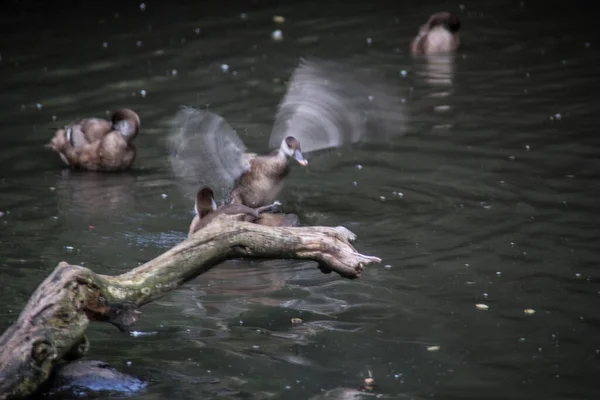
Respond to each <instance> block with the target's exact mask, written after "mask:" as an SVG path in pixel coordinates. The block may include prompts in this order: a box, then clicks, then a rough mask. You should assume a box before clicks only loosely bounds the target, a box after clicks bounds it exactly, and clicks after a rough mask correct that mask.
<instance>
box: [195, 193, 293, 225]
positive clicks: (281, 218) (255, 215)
mask: <svg viewBox="0 0 600 400" xmlns="http://www.w3.org/2000/svg"><path fill="white" fill-rule="evenodd" d="M279 205H280V203H278V202H274V203H273V204H270V205H267V206H263V207H258V208H250V207H247V206H245V205H243V204H227V205H224V206H221V207H218V206H217V202H216V201H215V199H214V193H213V191H212V189H211V188H209V187H206V186H205V187H203V188H201V189H200V190H199V191H198V193H197V194H196V203H195V205H194V211H195V212H196V215H195V216H194V219H193V220H192V222H191V224H190V229H189V231H188V237H191V236H192V235H193V234H194V233H196V232H198V231H199V230H200V229H202V228H204V227H205V226H206V225H208V224H209V223H210V222H211V221H212V220H213V219H215V218H216V217H218V216H219V215H222V214H226V215H243V217H242V220H243V221H246V222H253V223H255V224H259V225H268V226H296V225H297V222H298V217H297V216H296V215H295V214H265V213H266V212H269V211H273V210H274V209H275V208H276V207H277V206H279Z"/></svg>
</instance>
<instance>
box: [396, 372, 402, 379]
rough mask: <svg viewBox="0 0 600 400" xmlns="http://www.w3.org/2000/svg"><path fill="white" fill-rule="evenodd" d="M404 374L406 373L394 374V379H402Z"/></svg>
mask: <svg viewBox="0 0 600 400" xmlns="http://www.w3.org/2000/svg"><path fill="white" fill-rule="evenodd" d="M402 375H404V374H402V373H398V374H394V379H400V378H402Z"/></svg>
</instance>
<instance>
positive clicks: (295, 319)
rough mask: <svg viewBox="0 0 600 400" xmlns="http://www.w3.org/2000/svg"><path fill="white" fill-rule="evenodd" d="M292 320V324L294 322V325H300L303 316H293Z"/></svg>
mask: <svg viewBox="0 0 600 400" xmlns="http://www.w3.org/2000/svg"><path fill="white" fill-rule="evenodd" d="M291 321H292V324H294V325H298V324H301V323H302V322H303V321H302V318H292V319H291Z"/></svg>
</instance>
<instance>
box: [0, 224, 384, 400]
mask: <svg viewBox="0 0 600 400" xmlns="http://www.w3.org/2000/svg"><path fill="white" fill-rule="evenodd" d="M354 239H355V235H354V234H353V233H352V232H350V231H349V230H348V229H346V228H344V227H336V228H329V227H302V228H284V227H278V228H274V227H267V226H261V225H256V224H251V223H247V222H240V221H237V220H235V219H232V218H231V217H227V216H223V217H220V218H218V219H216V220H215V222H213V223H210V224H209V225H208V226H207V227H206V228H204V229H202V230H200V231H198V232H196V233H195V234H194V235H193V236H192V237H191V238H189V239H187V240H185V241H184V242H182V243H181V244H179V245H177V246H175V247H173V248H172V249H170V250H168V251H167V252H165V253H163V254H161V255H160V256H158V257H156V258H155V259H153V260H151V261H149V262H147V263H146V264H144V265H141V266H139V267H137V268H135V269H133V270H131V271H129V272H127V273H124V274H122V275H118V276H107V275H99V274H95V273H94V272H93V271H91V270H90V269H88V268H84V267H81V266H77V265H69V264H67V263H66V262H61V263H59V264H58V266H57V267H56V269H55V270H54V271H53V272H52V273H51V274H50V276H48V277H47V278H46V280H45V281H44V282H42V283H41V284H40V286H39V287H38V288H37V289H36V291H35V292H34V293H33V295H32V296H31V297H30V299H29V302H28V303H27V305H26V306H25V308H24V310H23V311H22V312H21V315H20V316H19V318H18V320H17V321H16V322H15V323H14V324H13V325H12V326H11V327H9V328H8V329H7V330H6V331H5V332H4V334H3V335H2V336H1V337H0V399H7V398H19V397H24V396H27V395H30V394H32V393H34V392H35V391H36V390H37V389H38V388H39V387H40V385H42V384H43V383H44V382H45V381H46V380H47V379H48V377H49V375H50V373H51V372H52V370H53V368H54V367H55V366H57V364H58V363H59V362H61V360H72V359H76V358H79V357H81V356H82V355H83V354H85V352H86V351H87V348H88V342H87V339H86V337H85V330H86V329H87V326H88V324H89V322H90V321H107V322H110V323H111V324H113V325H115V326H117V327H118V328H119V329H120V330H122V331H125V330H127V329H128V328H129V327H130V326H131V325H132V324H133V323H135V321H136V320H137V319H138V318H139V316H140V313H141V312H140V311H139V308H140V307H141V306H142V305H144V304H146V303H149V302H151V301H153V300H155V299H157V298H159V297H161V296H162V295H164V294H165V293H166V292H168V291H170V290H173V289H175V288H177V287H178V286H180V285H181V284H183V283H184V282H186V281H188V280H190V279H193V278H195V277H197V276H198V275H201V274H203V273H205V272H206V271H208V270H210V269H211V268H212V267H214V266H216V265H217V264H219V263H220V262H222V261H224V260H226V259H229V258H235V257H240V256H244V257H265V258H294V259H307V260H314V261H316V262H317V263H318V265H319V268H320V269H321V270H322V271H323V272H325V273H329V272H332V271H335V272H337V273H338V274H339V275H341V276H342V277H344V278H350V279H353V278H357V277H359V276H360V274H361V272H362V269H363V267H364V266H365V265H368V264H372V263H376V262H380V261H381V260H379V259H378V258H377V257H370V256H366V255H363V254H360V253H358V252H357V251H356V249H355V248H354V247H353V246H352V244H351V242H353V241H354Z"/></svg>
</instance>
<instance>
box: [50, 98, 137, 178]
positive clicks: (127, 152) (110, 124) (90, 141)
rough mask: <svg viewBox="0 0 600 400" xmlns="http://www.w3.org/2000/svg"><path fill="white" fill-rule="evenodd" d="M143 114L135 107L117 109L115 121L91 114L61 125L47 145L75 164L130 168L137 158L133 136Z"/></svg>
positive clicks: (91, 168) (89, 167)
mask: <svg viewBox="0 0 600 400" xmlns="http://www.w3.org/2000/svg"><path fill="white" fill-rule="evenodd" d="M139 130H140V118H139V116H138V115H137V114H136V113H135V112H134V111H132V110H130V109H128V108H124V109H121V110H118V111H115V112H114V113H113V115H112V118H111V121H107V120H105V119H100V118H87V119H81V120H78V121H75V122H73V123H72V124H71V125H67V126H65V128H64V129H59V130H58V131H56V134H55V135H54V137H53V138H52V140H51V141H50V143H49V144H47V145H46V147H49V148H51V149H52V150H54V151H55V152H57V153H58V155H59V156H60V158H61V159H62V160H63V161H64V162H65V164H67V165H68V166H69V167H71V168H79V169H85V170H89V171H120V170H126V169H128V168H129V167H131V165H132V164H133V161H134V160H135V154H136V149H135V145H134V144H133V140H134V139H135V137H136V136H137V135H138V133H139Z"/></svg>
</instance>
